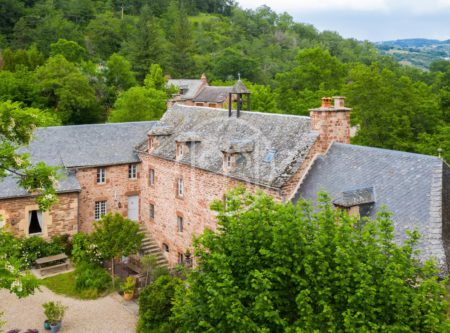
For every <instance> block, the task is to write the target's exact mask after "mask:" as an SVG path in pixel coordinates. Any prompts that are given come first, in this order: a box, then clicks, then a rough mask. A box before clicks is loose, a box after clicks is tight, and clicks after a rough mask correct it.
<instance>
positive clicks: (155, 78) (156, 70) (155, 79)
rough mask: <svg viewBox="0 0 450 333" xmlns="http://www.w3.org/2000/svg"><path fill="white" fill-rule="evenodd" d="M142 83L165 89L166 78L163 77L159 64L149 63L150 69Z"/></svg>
mask: <svg viewBox="0 0 450 333" xmlns="http://www.w3.org/2000/svg"><path fill="white" fill-rule="evenodd" d="M144 85H145V87H147V88H153V89H156V90H165V89H166V79H165V78H164V75H163V71H162V68H161V66H160V65H158V64H151V65H150V71H149V73H148V74H147V75H146V76H145V80H144Z"/></svg>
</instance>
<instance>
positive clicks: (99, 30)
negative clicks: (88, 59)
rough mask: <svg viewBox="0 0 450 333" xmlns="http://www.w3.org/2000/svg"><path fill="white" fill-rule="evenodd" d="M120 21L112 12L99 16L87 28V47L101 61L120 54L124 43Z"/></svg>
mask: <svg viewBox="0 0 450 333" xmlns="http://www.w3.org/2000/svg"><path fill="white" fill-rule="evenodd" d="M120 26H121V24H120V20H119V19H118V18H116V17H114V15H113V14H112V13H111V12H106V13H102V14H100V15H97V16H96V17H95V19H93V20H91V21H90V22H89V24H88V26H87V27H86V37H87V41H86V44H87V47H88V49H89V50H90V51H91V52H92V53H94V54H95V55H97V56H99V57H100V58H101V59H107V58H108V57H109V56H111V55H112V54H113V53H116V52H119V50H120V46H121V44H122V42H123V38H122V33H121V27H120Z"/></svg>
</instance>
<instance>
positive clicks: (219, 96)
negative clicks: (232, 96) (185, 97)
mask: <svg viewBox="0 0 450 333" xmlns="http://www.w3.org/2000/svg"><path fill="white" fill-rule="evenodd" d="M232 89H233V87H216V86H207V87H205V88H203V89H202V90H201V91H200V93H199V94H198V95H197V96H196V97H195V98H194V102H210V103H223V102H224V101H226V100H227V99H228V94H229V93H230V92H231V90H232Z"/></svg>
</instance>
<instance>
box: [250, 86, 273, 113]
mask: <svg viewBox="0 0 450 333" xmlns="http://www.w3.org/2000/svg"><path fill="white" fill-rule="evenodd" d="M246 86H247V88H248V89H249V90H250V92H251V93H252V94H251V109H252V110H253V111H260V112H271V113H276V112H278V109H277V103H276V100H277V96H276V94H275V93H274V92H273V91H272V89H271V88H270V86H264V85H260V84H248V83H246Z"/></svg>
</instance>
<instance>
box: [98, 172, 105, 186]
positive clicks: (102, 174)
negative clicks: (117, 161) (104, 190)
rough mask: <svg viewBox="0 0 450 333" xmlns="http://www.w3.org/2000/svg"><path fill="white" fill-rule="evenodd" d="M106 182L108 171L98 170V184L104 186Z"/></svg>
mask: <svg viewBox="0 0 450 333" xmlns="http://www.w3.org/2000/svg"><path fill="white" fill-rule="evenodd" d="M105 181H106V169H105V168H97V184H104V183H105Z"/></svg>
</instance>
